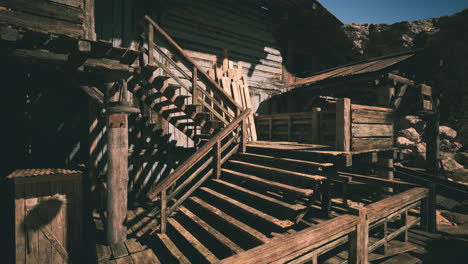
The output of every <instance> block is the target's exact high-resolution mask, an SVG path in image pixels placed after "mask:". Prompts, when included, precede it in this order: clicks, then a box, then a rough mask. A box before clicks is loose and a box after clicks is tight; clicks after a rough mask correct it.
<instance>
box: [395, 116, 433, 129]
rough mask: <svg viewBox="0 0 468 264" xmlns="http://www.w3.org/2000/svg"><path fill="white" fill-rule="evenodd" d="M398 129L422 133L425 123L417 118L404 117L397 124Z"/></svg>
mask: <svg viewBox="0 0 468 264" xmlns="http://www.w3.org/2000/svg"><path fill="white" fill-rule="evenodd" d="M397 127H398V128H399V129H408V128H411V127H413V128H415V129H416V130H417V131H419V132H422V131H423V130H424V128H425V127H426V123H425V122H424V121H423V120H422V118H421V117H419V116H405V117H403V118H402V119H400V120H399V121H398V123H397Z"/></svg>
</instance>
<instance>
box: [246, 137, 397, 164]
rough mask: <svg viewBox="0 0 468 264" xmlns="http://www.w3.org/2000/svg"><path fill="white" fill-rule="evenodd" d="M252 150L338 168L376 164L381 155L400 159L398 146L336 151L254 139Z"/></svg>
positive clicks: (293, 143)
mask: <svg viewBox="0 0 468 264" xmlns="http://www.w3.org/2000/svg"><path fill="white" fill-rule="evenodd" d="M247 148H248V150H250V151H255V152H256V153H261V154H265V155H276V156H283V157H289V158H297V159H303V160H310V161H316V162H331V163H334V164H335V166H337V167H338V168H345V167H351V166H352V165H353V163H361V164H362V163H367V164H375V163H377V162H378V160H379V158H380V157H391V158H393V159H394V160H399V159H400V155H399V151H398V149H396V148H388V149H368V150H360V151H334V150H333V147H332V146H327V145H316V144H305V143H297V142H287V141H254V142H249V143H248V144H247Z"/></svg>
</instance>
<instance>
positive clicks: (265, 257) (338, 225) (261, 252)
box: [219, 215, 359, 264]
mask: <svg viewBox="0 0 468 264" xmlns="http://www.w3.org/2000/svg"><path fill="white" fill-rule="evenodd" d="M358 221H359V218H358V217H357V216H352V215H343V216H339V217H336V218H333V219H332V220H329V221H327V222H325V223H323V224H319V225H317V226H315V227H311V228H308V229H304V230H302V231H299V232H297V233H295V234H293V235H289V236H284V237H282V239H281V240H274V241H271V242H270V243H266V244H264V245H261V246H258V247H255V248H253V249H251V250H248V251H245V252H242V253H240V254H237V255H234V256H232V257H229V258H227V259H224V260H222V261H220V262H219V263H220V264H233V263H256V264H262V263H271V262H274V261H275V260H278V259H280V258H282V257H285V256H287V255H289V254H291V252H295V251H298V250H301V249H303V248H305V247H311V248H313V247H315V248H317V247H319V246H321V245H324V244H326V243H328V242H330V240H331V239H332V240H334V239H336V238H337V236H338V235H346V234H349V233H350V232H352V231H353V230H355V228H356V225H357V223H358ZM273 252H274V254H273Z"/></svg>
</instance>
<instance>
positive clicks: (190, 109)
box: [182, 104, 202, 116]
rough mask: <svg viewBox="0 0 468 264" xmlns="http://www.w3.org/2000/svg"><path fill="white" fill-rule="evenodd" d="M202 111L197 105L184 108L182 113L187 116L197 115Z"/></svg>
mask: <svg viewBox="0 0 468 264" xmlns="http://www.w3.org/2000/svg"><path fill="white" fill-rule="evenodd" d="M201 109H202V106H201V105H199V104H188V105H185V106H184V109H182V110H184V112H186V113H187V114H188V115H189V116H192V115H195V114H197V113H200V112H201Z"/></svg>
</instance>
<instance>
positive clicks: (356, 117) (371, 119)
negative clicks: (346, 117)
mask: <svg viewBox="0 0 468 264" xmlns="http://www.w3.org/2000/svg"><path fill="white" fill-rule="evenodd" d="M351 118H352V122H353V123H354V124H359V123H363V124H369V123H371V124H392V123H393V113H392V112H386V111H375V110H367V109H355V110H352V115H351Z"/></svg>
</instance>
